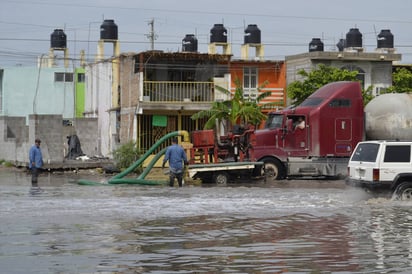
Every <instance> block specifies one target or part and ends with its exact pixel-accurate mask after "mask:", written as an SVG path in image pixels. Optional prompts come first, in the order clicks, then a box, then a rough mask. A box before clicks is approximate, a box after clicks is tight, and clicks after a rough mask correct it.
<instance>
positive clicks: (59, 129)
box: [0, 115, 110, 167]
mask: <svg viewBox="0 0 412 274" xmlns="http://www.w3.org/2000/svg"><path fill="white" fill-rule="evenodd" d="M28 124H29V125H28V126H27V125H26V119H25V118H24V117H7V116H3V117H0V160H5V161H9V162H13V163H15V164H16V165H17V166H26V165H27V162H28V153H29V149H30V147H31V146H32V145H33V144H34V140H35V139H36V138H40V139H41V140H42V144H41V148H42V152H43V160H44V162H45V164H46V166H47V165H48V164H51V165H53V166H56V167H58V166H59V165H60V164H63V163H64V162H66V159H65V157H66V156H67V152H68V144H67V136H70V135H77V136H78V137H79V140H80V144H81V148H82V151H83V153H84V154H86V155H87V156H89V157H93V156H103V155H101V153H100V147H99V139H100V138H99V136H98V131H97V118H77V119H74V120H73V122H72V124H69V125H67V124H63V118H62V116H61V115H29V123H28ZM104 156H106V157H109V156H110V155H104Z"/></svg>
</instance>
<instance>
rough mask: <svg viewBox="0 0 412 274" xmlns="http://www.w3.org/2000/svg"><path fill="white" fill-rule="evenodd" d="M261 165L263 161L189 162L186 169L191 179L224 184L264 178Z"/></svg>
mask: <svg viewBox="0 0 412 274" xmlns="http://www.w3.org/2000/svg"><path fill="white" fill-rule="evenodd" d="M263 165H264V163H263V162H224V163H210V164H191V165H189V166H188V168H187V171H188V174H189V177H190V178H192V179H201V180H202V181H203V182H210V183H215V184H218V185H225V184H227V183H229V182H231V181H237V180H242V181H245V179H251V180H252V179H258V178H264V172H263Z"/></svg>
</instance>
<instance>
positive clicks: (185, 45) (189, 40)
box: [182, 34, 197, 52]
mask: <svg viewBox="0 0 412 274" xmlns="http://www.w3.org/2000/svg"><path fill="white" fill-rule="evenodd" d="M182 51H185V52H197V39H196V36H195V35H194V34H186V36H185V38H183V40H182Z"/></svg>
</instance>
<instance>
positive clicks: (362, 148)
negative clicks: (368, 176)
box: [351, 143, 380, 162]
mask: <svg viewBox="0 0 412 274" xmlns="http://www.w3.org/2000/svg"><path fill="white" fill-rule="evenodd" d="M379 146H380V145H379V144H371V143H364V144H359V146H358V147H357V148H356V150H355V152H354V153H353V155H352V159H351V161H359V162H375V161H376V156H377V155H378V151H379Z"/></svg>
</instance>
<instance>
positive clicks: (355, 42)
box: [346, 28, 362, 48]
mask: <svg viewBox="0 0 412 274" xmlns="http://www.w3.org/2000/svg"><path fill="white" fill-rule="evenodd" d="M346 47H348V48H361V47H362V33H360V31H359V29H357V28H352V29H350V30H349V32H348V33H347V34H346Z"/></svg>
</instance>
